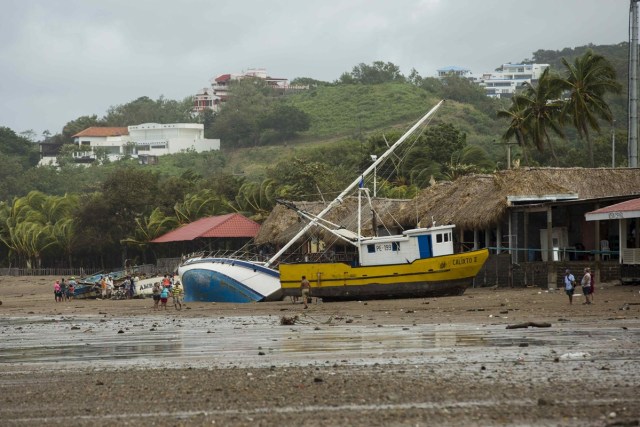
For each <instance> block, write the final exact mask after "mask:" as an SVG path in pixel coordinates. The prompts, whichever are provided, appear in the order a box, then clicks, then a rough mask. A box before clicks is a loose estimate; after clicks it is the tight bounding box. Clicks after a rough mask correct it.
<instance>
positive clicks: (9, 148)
mask: <svg viewBox="0 0 640 427" xmlns="http://www.w3.org/2000/svg"><path fill="white" fill-rule="evenodd" d="M0 154H4V155H7V156H12V157H15V158H17V159H18V160H19V162H20V163H21V164H22V165H23V167H24V168H28V167H32V166H35V165H37V164H38V161H39V160H40V154H39V153H38V146H37V145H36V144H34V143H33V142H31V141H30V140H29V139H27V138H25V137H24V136H20V135H17V134H16V133H15V132H14V131H12V130H11V129H9V128H8V127H3V126H0Z"/></svg>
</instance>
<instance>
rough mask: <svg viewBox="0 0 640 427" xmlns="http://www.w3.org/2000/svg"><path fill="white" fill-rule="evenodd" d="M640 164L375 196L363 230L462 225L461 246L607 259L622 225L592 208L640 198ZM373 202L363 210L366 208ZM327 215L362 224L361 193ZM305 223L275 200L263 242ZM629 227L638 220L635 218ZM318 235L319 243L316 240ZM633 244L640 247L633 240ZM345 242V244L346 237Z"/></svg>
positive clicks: (508, 176) (550, 257) (313, 205)
mask: <svg viewBox="0 0 640 427" xmlns="http://www.w3.org/2000/svg"><path fill="white" fill-rule="evenodd" d="M639 192H640V169H635V168H633V169H632V168H616V169H613V168H597V169H589V168H518V169H511V170H506V171H499V172H496V173H495V174H491V175H489V174H482V175H468V176H464V177H461V178H459V179H457V180H456V181H453V182H440V183H436V184H434V185H432V186H431V187H429V188H426V189H424V190H423V191H422V192H421V193H420V194H419V195H418V196H417V197H416V198H414V199H413V200H388V199H374V200H373V208H374V209H375V211H376V212H377V213H378V215H377V216H376V217H375V218H376V220H375V223H374V222H372V216H371V215H366V214H365V215H363V225H362V229H363V234H365V235H370V234H372V232H373V229H374V228H375V229H376V230H377V233H378V234H379V235H380V234H383V233H384V232H385V231H384V230H383V229H382V228H380V226H381V225H384V226H385V227H386V228H388V229H390V230H391V231H392V232H397V231H398V230H399V229H402V228H412V227H415V226H416V225H418V226H423V227H424V226H428V225H431V224H432V223H433V222H435V223H436V224H446V223H453V224H456V229H457V232H456V239H457V244H458V245H459V249H460V250H467V249H472V248H474V249H475V248H480V247H489V248H491V249H493V250H495V252H496V253H501V252H505V251H508V252H509V253H511V261H512V262H513V263H521V262H526V261H568V260H580V259H583V260H585V259H595V260H600V254H601V246H600V243H601V242H602V241H607V243H608V247H609V250H610V251H611V253H610V254H609V255H613V258H616V251H617V250H618V247H619V239H620V237H619V236H618V234H619V232H618V230H617V229H616V228H615V227H613V226H609V225H608V224H607V222H606V221H602V222H599V221H596V222H595V224H594V223H593V222H591V223H589V222H587V221H586V220H585V214H586V213H587V212H590V211H592V210H594V209H598V208H600V207H604V206H608V205H611V204H614V203H618V202H621V201H625V200H629V199H632V198H635V197H638V194H639ZM297 205H298V207H299V208H301V209H304V210H307V211H309V212H311V213H314V214H315V213H318V212H320V210H321V209H322V208H323V207H324V206H325V204H324V203H320V202H301V203H298V204H297ZM367 209H368V206H367V207H364V202H363V212H365V213H366V212H367ZM327 218H328V219H329V220H331V221H332V222H334V223H337V224H339V225H341V226H344V227H345V228H347V229H349V230H352V231H356V229H357V199H356V198H348V199H345V202H344V203H343V204H342V205H341V206H339V207H338V208H336V209H335V210H334V211H332V212H331V213H330V214H329V215H328V216H327ZM302 226H303V223H302V222H299V221H298V218H297V215H296V214H295V212H293V211H291V210H289V209H287V208H285V207H283V206H278V207H276V208H275V209H274V210H273V212H272V213H271V215H270V216H269V217H268V218H267V220H266V221H265V223H264V224H263V226H262V228H261V230H260V233H259V234H258V236H257V237H256V243H258V244H266V243H270V244H273V245H276V246H280V245H282V244H284V243H286V242H287V241H288V240H289V239H290V238H291V237H293V236H294V235H295V234H296V233H297V232H298V231H299V230H300V229H301V227H302ZM629 227H636V223H635V221H634V222H630V225H629ZM307 237H308V238H309V239H310V240H309V241H310V242H311V243H307V245H306V246H303V247H301V248H299V250H300V251H301V252H303V253H308V252H315V251H317V250H320V249H321V246H323V245H326V246H333V245H335V244H336V239H335V238H332V237H331V235H330V233H327V232H325V231H323V230H321V229H319V228H312V229H311V230H310V231H309V232H308V235H307ZM312 242H315V244H316V246H315V247H313V243H312ZM628 243H629V245H630V246H629V247H637V246H632V245H637V243H634V242H628ZM339 245H341V243H339Z"/></svg>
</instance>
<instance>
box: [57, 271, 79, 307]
mask: <svg viewBox="0 0 640 427" xmlns="http://www.w3.org/2000/svg"><path fill="white" fill-rule="evenodd" d="M76 285H77V283H76V278H75V277H71V278H70V279H69V281H66V280H65V278H64V277H63V278H62V279H60V280H56V281H55V283H54V284H53V296H54V298H55V300H56V302H63V301H70V300H72V299H73V294H74V293H75V291H76Z"/></svg>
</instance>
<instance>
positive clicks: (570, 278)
mask: <svg viewBox="0 0 640 427" xmlns="http://www.w3.org/2000/svg"><path fill="white" fill-rule="evenodd" d="M575 287H576V278H575V276H574V275H573V274H571V271H569V269H568V268H567V269H566V270H565V272H564V292H565V293H566V294H567V296H568V297H569V305H571V304H573V290H574V288H575Z"/></svg>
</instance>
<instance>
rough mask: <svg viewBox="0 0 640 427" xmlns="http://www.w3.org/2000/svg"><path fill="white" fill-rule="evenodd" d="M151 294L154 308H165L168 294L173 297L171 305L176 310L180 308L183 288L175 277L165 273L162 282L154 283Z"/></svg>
mask: <svg viewBox="0 0 640 427" xmlns="http://www.w3.org/2000/svg"><path fill="white" fill-rule="evenodd" d="M152 294H153V309H154V310H162V309H163V308H164V309H165V310H166V309H167V301H168V300H169V297H170V296H171V297H172V298H173V307H174V308H175V309H176V310H182V305H183V303H182V297H183V295H184V289H182V284H180V281H179V280H177V279H175V278H174V277H173V275H171V274H165V275H164V277H163V278H162V282H156V283H154V284H153V289H152Z"/></svg>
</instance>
